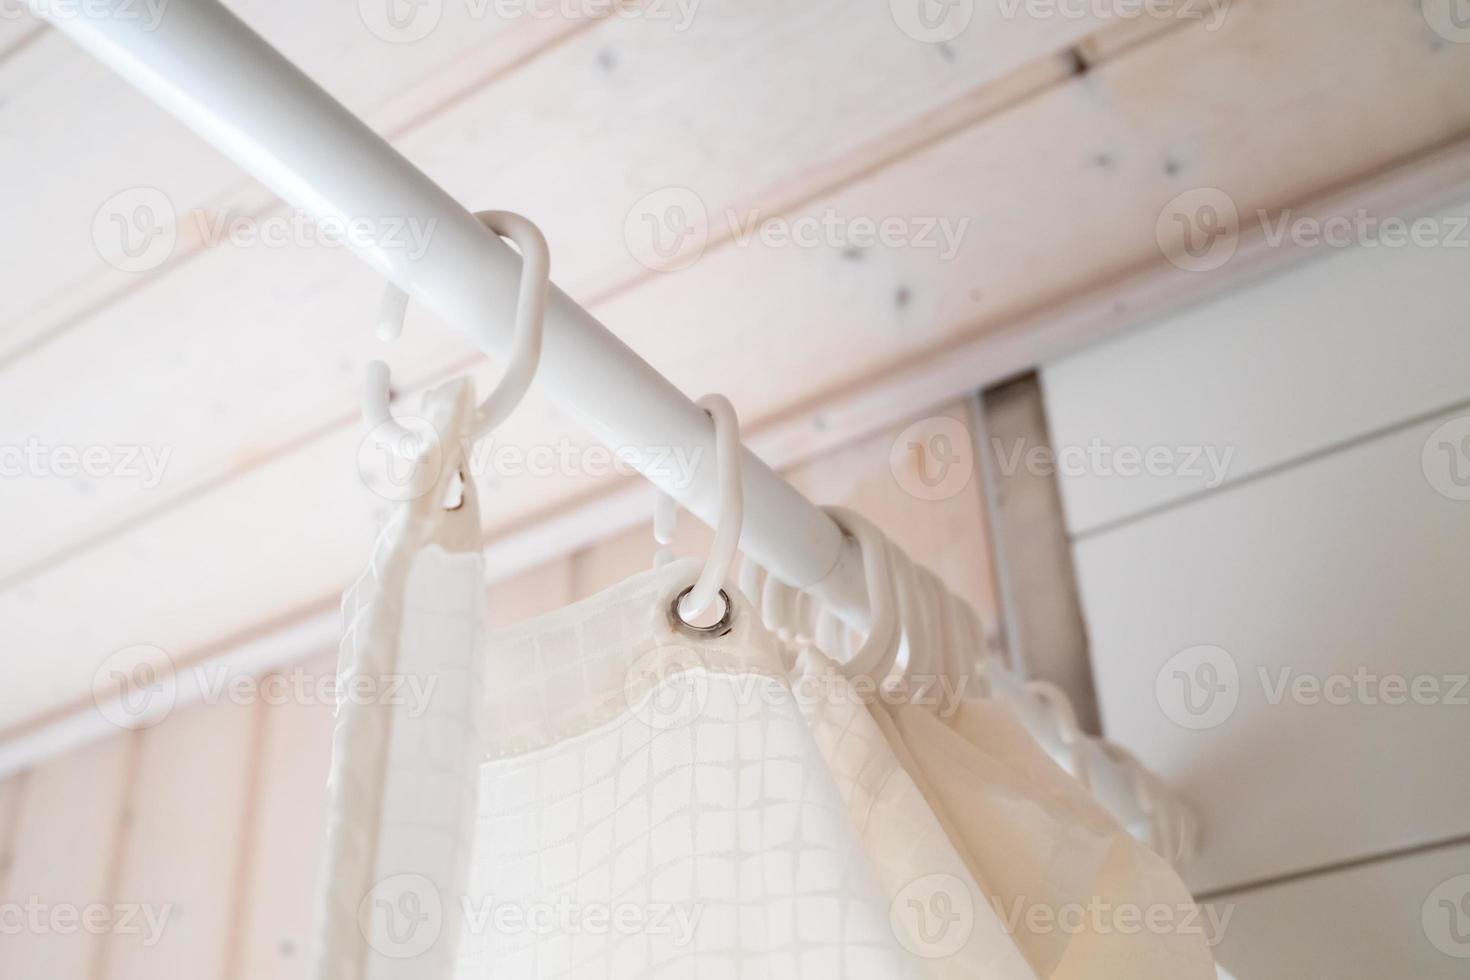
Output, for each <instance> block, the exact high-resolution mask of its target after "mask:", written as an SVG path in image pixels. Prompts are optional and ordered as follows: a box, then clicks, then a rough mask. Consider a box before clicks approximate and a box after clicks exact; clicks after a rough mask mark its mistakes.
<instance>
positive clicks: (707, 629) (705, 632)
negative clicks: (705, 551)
mask: <svg viewBox="0 0 1470 980" xmlns="http://www.w3.org/2000/svg"><path fill="white" fill-rule="evenodd" d="M693 591H694V586H692V585H691V586H689V587H688V588H687V589H685V590H684V591H683V592H680V593H679V594H678V595H676V596H674V601H673V602H671V603H670V604H669V623H670V624H671V625H672V626H673V627H674V629H676V630H679V631H681V632H683V633H688V634H689V635H691V636H724V635H725V634H726V633H728V632H730V625H731V624H732V623H733V622H734V621H735V604H734V603H733V602H731V601H730V595H729V593H727V592H726V591H725V590H724V589H721V590H720V601H721V602H723V603H724V604H725V611H724V613H723V614H722V615H721V616H720V621H719V622H717V623H714V624H713V625H710V626H695V625H694V624H693V623H690V622H687V621H686V620H685V619H684V616H683V614H682V613H680V612H679V606H680V604H681V603H683V601H684V597H685V596H687V595H688V594H689V593H691V592H693Z"/></svg>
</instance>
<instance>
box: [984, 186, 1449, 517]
mask: <svg viewBox="0 0 1470 980" xmlns="http://www.w3.org/2000/svg"><path fill="white" fill-rule="evenodd" d="M1443 214H1445V215H1456V214H1458V215H1460V216H1464V215H1466V214H1470V201H1466V202H1463V203H1461V204H1459V205H1456V206H1454V207H1451V208H1447V209H1445V211H1444V212H1443ZM1439 227H1440V228H1442V229H1443V230H1444V233H1445V234H1446V235H1447V236H1454V237H1455V238H1457V240H1458V242H1459V244H1458V246H1451V245H1445V246H1439V247H1432V248H1424V247H1414V246H1405V247H1387V246H1382V245H1380V246H1375V247H1368V248H1362V247H1359V248H1351V249H1346V250H1343V251H1340V252H1333V253H1331V254H1329V255H1328V256H1326V257H1324V258H1320V259H1316V260H1313V261H1311V262H1308V263H1307V264H1305V265H1303V266H1300V267H1298V268H1295V269H1292V270H1291V271H1289V272H1287V273H1285V274H1282V275H1279V276H1274V277H1272V278H1270V279H1267V280H1263V281H1262V282H1259V283H1256V284H1254V285H1252V286H1250V287H1248V288H1246V289H1242V290H1239V291H1237V292H1233V293H1231V294H1229V295H1227V296H1225V297H1223V298H1220V299H1217V300H1214V301H1212V302H1210V303H1208V304H1206V305H1204V306H1199V307H1195V308H1193V309H1191V310H1188V311H1186V312H1184V313H1181V314H1177V315H1175V316H1171V317H1169V318H1167V319H1165V320H1163V321H1162V322H1160V323H1158V324H1156V325H1153V326H1150V327H1148V328H1146V329H1143V330H1139V331H1136V332H1134V333H1131V334H1128V335H1127V336H1125V337H1122V338H1119V339H1117V340H1114V341H1112V342H1110V343H1107V344H1104V345H1102V346H1100V347H1097V348H1094V349H1092V350H1088V351H1084V352H1082V353H1080V354H1078V355H1076V356H1074V357H1071V358H1068V359H1066V360H1063V361H1060V362H1058V363H1056V364H1054V365H1051V366H1049V367H1047V369H1046V370H1045V371H1044V372H1043V375H1042V378H1043V382H1044V385H1045V392H1046V402H1047V415H1048V421H1049V422H1050V426H1051V433H1052V442H1053V445H1054V446H1056V447H1057V450H1058V452H1059V453H1062V452H1064V451H1066V450H1065V447H1075V448H1073V449H1072V450H1071V451H1072V452H1074V453H1079V452H1082V451H1089V452H1090V453H1091V455H1089V456H1088V457H1074V458H1073V459H1072V460H1071V461H1070V465H1069V460H1068V459H1066V458H1065V457H1059V463H1061V464H1063V465H1062V473H1061V476H1060V483H1061V488H1062V499H1063V503H1064V505H1065V508H1066V513H1067V523H1068V526H1069V528H1070V530H1071V531H1072V532H1073V533H1074V534H1078V533H1082V532H1085V531H1088V530H1092V529H1095V528H1097V527H1099V526H1101V525H1104V524H1108V523H1110V522H1113V521H1116V520H1119V519H1122V518H1125V517H1128V516H1131V515H1134V514H1137V513H1139V512H1140V511H1143V510H1146V509H1148V508H1151V507H1155V506H1158V505H1160V504H1164V503H1167V502H1170V501H1174V500H1178V499H1180V498H1182V497H1185V496H1188V495H1190V494H1193V493H1196V492H1198V491H1200V490H1202V489H1206V488H1208V487H1210V486H1212V485H1216V484H1218V482H1219V481H1220V471H1221V470H1222V469H1223V475H1224V478H1225V480H1226V481H1227V482H1228V481H1229V480H1235V479H1239V478H1241V477H1243V476H1246V475H1249V474H1253V473H1259V472H1261V471H1262V470H1265V469H1268V468H1270V467H1272V466H1276V465H1279V464H1281V463H1284V462H1288V461H1290V460H1292V459H1295V458H1298V457H1300V456H1303V455H1306V454H1309V453H1312V452H1316V451H1318V450H1321V449H1323V448H1326V447H1328V446H1332V445H1334V444H1337V443H1340V442H1343V441H1345V440H1349V439H1352V438H1355V437H1358V436H1361V435H1364V434H1366V433H1370V432H1375V431H1379V430H1381V429H1384V428H1387V427H1390V426H1393V425H1395V424H1399V423H1402V422H1405V421H1407V420H1409V419H1412V418H1415V417H1419V416H1423V415H1427V414H1431V413H1435V412H1440V411H1445V410H1448V408H1449V407H1450V406H1452V405H1454V404H1456V403H1459V402H1461V401H1464V400H1466V399H1470V371H1467V369H1466V365H1467V364H1470V319H1467V318H1470V313H1467V311H1470V231H1465V230H1462V231H1460V232H1458V233H1455V231H1454V228H1455V223H1453V222H1451V221H1443V222H1441V223H1440V225H1439ZM1006 448H1007V447H998V450H997V451H998V452H1000V451H1003V450H1004V449H1006ZM1150 451H1153V452H1154V453H1155V454H1156V455H1155V461H1154V462H1155V465H1154V466H1153V467H1152V469H1153V472H1152V473H1150V471H1149V468H1148V467H1146V466H1142V465H1139V464H1135V463H1132V462H1130V461H1129V460H1128V459H1126V458H1125V457H1120V456H1119V454H1120V453H1124V454H1126V453H1134V452H1136V453H1138V454H1140V455H1143V454H1147V453H1148V452H1150ZM1098 453H1103V454H1106V455H1104V456H1101V457H1098V456H1097V454H1098ZM1195 453H1199V454H1200V455H1199V457H1198V458H1194V454H1195ZM1210 453H1213V454H1214V458H1215V460H1217V461H1220V462H1224V463H1226V464H1227V465H1224V466H1223V467H1221V466H1220V465H1211V460H1210V458H1209V455H1208V454H1210ZM1166 456H1167V460H1166ZM1093 458H1101V460H1102V462H1101V463H1093V462H1092V461H1091V460H1092V459H1093ZM1191 463H1193V465H1190V464H1191ZM1120 472H1127V473H1132V472H1138V475H1136V476H1135V475H1118V474H1119V473H1120Z"/></svg>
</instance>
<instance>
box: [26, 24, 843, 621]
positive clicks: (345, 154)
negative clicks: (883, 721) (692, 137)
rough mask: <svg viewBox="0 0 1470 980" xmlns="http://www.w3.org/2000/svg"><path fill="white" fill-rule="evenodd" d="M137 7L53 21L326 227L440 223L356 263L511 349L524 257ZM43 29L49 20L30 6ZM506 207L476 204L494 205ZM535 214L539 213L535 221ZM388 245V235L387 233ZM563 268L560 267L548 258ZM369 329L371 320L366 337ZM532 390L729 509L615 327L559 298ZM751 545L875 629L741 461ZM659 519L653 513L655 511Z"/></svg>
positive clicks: (234, 42)
mask: <svg viewBox="0 0 1470 980" xmlns="http://www.w3.org/2000/svg"><path fill="white" fill-rule="evenodd" d="M131 6H132V5H129V4H109V3H100V4H74V5H67V7H66V9H65V16H56V17H54V18H51V19H52V23H53V24H54V25H55V26H56V27H57V28H58V29H59V30H61V31H62V32H63V33H65V34H67V35H68V36H69V37H71V38H72V39H73V40H74V41H76V42H77V43H78V44H80V45H81V46H82V47H83V48H85V49H86V50H87V51H88V52H90V53H91V54H93V55H95V56H96V57H97V58H99V59H100V60H101V61H103V62H104V63H106V64H107V65H109V66H110V67H111V68H113V69H114V70H115V71H117V72H118V73H119V74H120V75H122V76H123V77H124V78H125V79H127V80H128V81H130V82H132V83H133V84H134V85H136V86H137V87H138V88H140V89H141V90H143V92H145V93H146V94H147V95H148V96H149V97H151V98H152V99H153V100H154V101H156V102H158V103H159V104H160V105H161V106H163V107H164V108H165V109H167V110H169V111H170V112H171V113H173V115H175V116H176V117H178V118H179V120H181V121H182V122H183V123H184V124H186V125H187V126H189V127H190V128H191V129H193V130H194V131H195V132H197V133H199V134H200V135H201V136H203V137H204V138H206V139H207V140H209V141H210V142H211V143H213V144H214V145H215V146H216V147H217V148H219V149H220V150H221V151H222V152H223V153H225V154H226V155H227V156H229V157H230V158H232V159H233V160H235V161H236V162H237V163H239V164H240V165H241V166H242V167H244V168H245V169H246V170H247V171H249V172H250V173H251V174H252V175H253V176H255V177H256V178H257V179H259V180H260V181H261V182H262V183H264V184H266V185H267V186H268V187H270V188H271V189H272V190H273V191H275V192H276V193H277V194H278V195H280V197H281V198H282V199H283V200H285V201H286V202H288V203H290V204H293V205H296V206H298V207H301V208H304V209H305V210H306V211H308V212H309V213H310V214H311V215H312V216H313V217H314V218H316V219H317V220H323V219H337V220H340V221H347V220H353V221H362V220H363V219H367V220H369V221H386V220H393V219H397V220H403V219H407V218H415V219H418V220H420V221H424V222H432V224H431V225H429V227H432V228H433V234H432V235H431V236H430V240H429V243H428V248H427V250H426V251H425V252H424V253H423V254H422V255H421V256H416V255H413V254H411V247H410V246H409V245H407V244H404V245H401V246H400V245H386V244H375V245H367V246H363V245H362V244H361V243H353V248H354V250H355V251H356V252H357V254H358V255H359V256H360V257H361V258H362V259H363V260H365V261H366V262H368V263H369V264H370V265H371V266H372V267H373V268H375V269H377V270H378V271H379V272H381V273H382V274H383V275H384V276H386V277H387V278H389V279H391V280H392V281H393V282H395V283H397V284H398V285H399V286H400V287H401V288H403V289H404V290H405V291H406V292H408V293H409V294H410V295H411V296H412V297H413V298H414V299H416V300H418V301H419V302H421V303H423V304H424V305H425V306H428V307H429V308H430V309H432V310H433V311H434V312H435V313H436V314H438V315H439V316H440V317H442V318H443V319H444V320H445V321H446V322H448V323H450V324H452V325H454V326H456V327H458V328H459V329H460V330H461V331H463V332H464V334H465V335H466V336H467V337H468V338H469V339H470V341H471V342H472V343H473V344H474V345H475V346H476V347H477V348H479V349H480V350H482V351H485V352H487V353H503V352H504V351H505V350H507V349H508V348H509V346H510V332H511V330H510V324H511V318H510V316H509V315H508V311H510V310H511V309H513V308H514V305H515V298H516V295H517V292H518V288H519V276H520V257H519V256H518V255H517V254H516V253H515V251H514V250H513V249H511V248H510V247H509V246H508V245H506V244H505V243H504V242H502V241H501V240H500V238H499V237H497V236H496V235H494V234H492V233H491V232H489V231H487V230H486V229H485V228H484V227H483V226H482V225H481V224H480V222H479V221H478V220H477V219H476V218H475V217H474V216H473V215H472V214H471V213H470V212H469V210H467V209H466V208H465V207H464V206H462V205H461V204H459V203H458V202H457V201H455V200H454V199H453V198H451V197H450V196H449V195H448V194H447V193H445V191H444V190H443V189H442V188H440V187H439V186H438V185H437V184H435V183H434V182H433V181H432V180H430V179H429V177H428V176H427V175H425V174H424V173H423V172H422V171H421V170H419V169H418V168H417V167H415V166H414V165H413V164H411V163H409V162H408V160H406V159H404V157H403V156H402V154H400V153H399V152H398V151H397V150H395V149H393V147H391V146H390V145H388V143H387V142H386V141H385V140H384V139H383V138H382V137H380V136H379V135H378V134H377V133H375V132H373V131H372V129H370V128H369V127H368V126H367V125H366V124H365V123H363V122H362V121H361V120H360V119H358V118H357V117H356V116H354V115H353V114H352V113H350V112H349V111H348V110H347V109H346V108H345V107H344V106H342V105H341V104H340V103H338V102H337V101H336V100H335V99H333V98H332V97H331V96H330V95H328V94H327V93H326V92H325V91H324V90H323V89H322V88H321V87H320V86H319V85H317V84H316V83H315V82H313V81H312V80H311V79H310V78H308V77H307V76H306V75H305V74H304V73H303V72H301V70H300V69H298V68H297V67H296V66H295V65H293V64H291V62H290V61H288V60H287V59H286V58H285V57H283V56H282V55H281V54H280V53H279V52H278V51H276V50H275V49H274V48H273V47H271V46H270V45H269V44H268V43H266V41H265V40H263V39H262V38H261V37H260V36H259V35H257V34H256V33H255V32H254V31H252V30H251V29H250V28H249V27H247V26H246V25H245V24H244V23H242V22H241V21H240V20H239V19H238V18H237V17H235V16H234V15H233V14H232V13H230V12H229V11H228V10H226V9H225V8H224V7H223V6H222V5H221V4H220V3H219V2H218V0H170V2H169V3H168V5H167V6H166V7H165V8H164V10H163V13H162V16H161V17H159V18H158V19H157V20H156V22H151V21H149V20H148V19H147V18H144V17H141V16H137V14H136V12H135V11H132V10H131ZM31 8H32V10H33V11H34V12H35V13H36V14H37V16H39V17H43V18H44V17H46V16H47V14H48V13H50V12H51V11H52V10H54V9H55V5H54V4H53V3H51V2H50V0H31ZM501 203H503V202H497V201H495V200H486V201H480V202H476V204H477V206H479V207H495V206H497V205H498V204H501ZM531 217H533V218H534V215H533V216H531ZM390 237H393V236H390ZM552 260H553V269H554V263H555V255H553V257H552ZM370 329H371V324H369V323H366V322H365V323H364V324H363V330H364V331H367V330H370ZM537 381H538V383H539V384H540V385H541V387H542V390H543V391H544V392H546V393H547V394H548V395H549V396H550V397H551V398H552V400H553V401H555V402H556V404H557V405H558V406H560V407H561V408H563V409H565V410H566V411H567V412H568V413H569V414H571V415H572V416H573V417H575V418H576V419H577V420H578V421H579V422H580V423H581V424H582V425H584V426H585V427H586V428H587V430H588V431H589V432H591V433H592V434H593V435H594V436H596V437H597V438H598V439H599V440H600V441H601V442H603V443H604V444H606V445H608V446H609V447H615V448H618V449H619V450H622V451H633V452H636V451H637V449H638V447H645V448H646V449H647V450H648V451H649V453H650V455H648V456H647V457H646V458H645V459H644V460H641V461H638V460H635V462H638V463H639V464H640V468H641V466H642V465H651V463H652V462H653V457H652V455H651V453H652V452H653V451H654V450H655V449H656V448H658V447H666V448H681V449H684V450H685V451H688V452H691V453H697V454H698V455H694V456H691V457H689V458H692V459H698V460H699V461H700V464H699V466H698V467H697V470H696V472H695V474H694V478H693V480H692V482H691V485H688V486H683V485H679V484H678V483H676V482H674V479H675V478H674V477H673V475H672V474H669V473H668V472H667V468H665V467H654V471H653V472H651V473H649V472H645V475H646V476H647V477H648V478H649V479H650V480H652V481H653V482H654V483H655V484H657V485H658V486H659V487H660V488H661V489H662V490H664V491H665V492H667V493H669V494H671V495H672V496H673V497H674V498H675V499H676V500H678V501H679V502H680V503H682V504H683V505H684V506H685V507H686V508H687V509H688V510H689V511H690V512H691V513H693V514H695V515H696V516H698V517H699V518H700V519H701V520H703V521H704V522H705V523H707V524H711V525H712V524H713V522H714V520H715V518H716V516H717V513H718V505H719V494H718V485H717V480H716V474H715V466H714V460H715V447H714V429H713V426H712V424H711V422H710V420H709V417H708V416H707V415H706V414H705V413H704V411H703V409H701V408H699V407H698V406H696V405H695V404H694V402H693V401H691V400H690V399H689V398H688V397H686V396H685V395H684V394H683V393H682V392H680V391H679V390H678V389H677V388H675V387H674V385H673V384H672V383H671V382H670V381H669V380H668V379H667V378H665V377H663V376H662V375H660V374H659V373H658V372H657V371H655V370H654V369H653V368H652V367H650V366H649V364H648V363H647V362H646V361H644V360H643V359H642V358H641V357H639V356H638V355H637V354H635V353H634V352H633V351H632V350H631V349H630V348H629V347H628V346H627V345H625V344H624V343H623V342H622V341H621V340H619V339H618V338H617V337H615V336H614V335H613V334H612V332H611V331H609V330H608V329H607V328H606V327H605V326H603V325H602V324H601V323H599V322H598V321H597V319H596V318H595V317H593V316H592V314H591V313H589V312H587V310H585V309H583V308H582V307H581V306H580V305H578V304H577V303H576V302H575V301H574V300H572V299H571V298H570V297H569V296H567V295H566V294H565V293H564V292H562V291H561V290H559V289H557V288H555V286H553V287H552V290H551V296H550V302H549V305H548V311H547V316H546V333H545V346H544V349H543V353H542V357H541V366H540V370H539V372H538V378H537ZM742 471H743V474H744V491H745V522H744V529H743V533H742V535H741V548H742V550H744V552H745V553H746V554H747V555H749V556H750V557H751V558H752V559H754V560H755V561H756V562H757V563H759V564H760V565H762V566H763V567H765V568H767V569H769V570H770V571H771V572H772V574H774V575H775V576H776V577H777V578H778V579H780V580H782V581H785V582H787V583H789V584H791V585H794V586H798V587H801V588H806V589H810V590H811V591H813V592H814V593H816V594H817V595H818V596H819V597H820V598H821V599H822V600H823V601H824V602H825V603H827V604H828V606H829V608H831V609H832V610H833V612H834V613H836V614H837V615H839V616H841V617H842V618H843V619H844V620H845V621H847V622H848V623H850V624H851V625H853V626H855V627H857V628H864V627H865V626H866V625H867V616H868V613H867V596H866V590H865V588H864V585H863V574H862V559H861V556H860V555H859V553H858V550H857V548H856V546H855V545H854V544H853V543H852V542H850V541H848V540H846V538H845V537H844V535H843V534H842V532H841V531H840V530H839V529H838V527H837V525H836V524H834V523H833V522H832V520H831V518H829V517H828V516H827V515H826V514H825V513H824V512H823V511H822V510H820V509H819V508H817V507H816V506H815V505H813V504H812V503H811V502H810V501H808V500H807V499H806V498H805V497H803V496H802V495H801V494H800V493H799V492H798V491H797V490H795V489H794V488H793V487H792V486H791V485H790V484H788V483H787V482H786V481H785V480H783V479H782V478H781V477H779V476H777V475H776V474H775V473H774V472H773V471H772V470H771V469H770V468H769V467H767V466H766V465H765V464H764V463H762V462H761V461H760V460H759V459H758V458H756V457H755V456H754V455H753V454H752V453H751V452H750V451H749V450H746V451H745V458H744V462H743V463H742ZM649 513H650V516H651V515H652V502H651V501H650V511H649Z"/></svg>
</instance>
